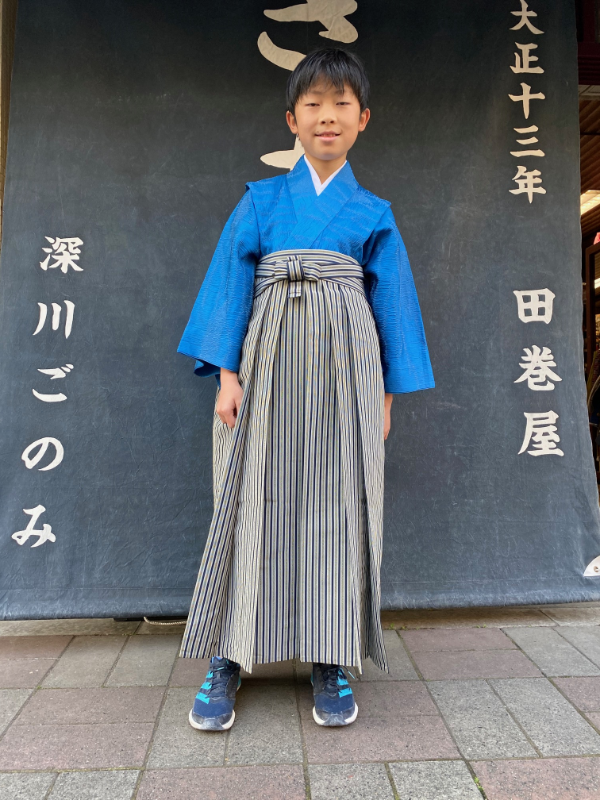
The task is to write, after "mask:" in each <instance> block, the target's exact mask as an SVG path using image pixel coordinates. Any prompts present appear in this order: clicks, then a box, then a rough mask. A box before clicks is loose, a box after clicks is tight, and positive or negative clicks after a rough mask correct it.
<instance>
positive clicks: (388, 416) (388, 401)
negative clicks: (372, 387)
mask: <svg viewBox="0 0 600 800" xmlns="http://www.w3.org/2000/svg"><path fill="white" fill-rule="evenodd" d="M393 399H394V395H393V394H388V393H387V392H386V393H385V416H384V418H383V438H384V439H387V437H388V433H389V432H390V428H391V426H392V400H393Z"/></svg>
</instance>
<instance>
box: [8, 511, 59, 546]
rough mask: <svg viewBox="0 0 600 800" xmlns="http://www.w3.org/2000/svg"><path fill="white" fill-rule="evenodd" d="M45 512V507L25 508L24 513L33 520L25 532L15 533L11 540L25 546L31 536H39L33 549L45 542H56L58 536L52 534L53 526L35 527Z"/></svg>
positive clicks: (46, 524)
mask: <svg viewBox="0 0 600 800" xmlns="http://www.w3.org/2000/svg"><path fill="white" fill-rule="evenodd" d="M45 510H46V509H45V507H44V506H42V505H39V506H36V507H35V508H24V509H23V512H24V513H25V514H29V515H30V516H31V519H30V520H29V522H28V523H27V527H26V528H25V529H24V530H22V531H17V532H16V533H13V535H12V537H11V538H12V539H14V540H15V542H16V543H17V544H19V545H23V544H25V542H26V541H27V540H28V539H29V538H30V537H31V536H37V537H38V540H37V542H36V543H35V544H32V545H31V547H32V549H33V548H34V547H39V546H40V545H42V544H44V543H45V542H55V541H56V536H55V535H54V534H53V533H52V526H51V525H48V523H45V524H44V525H42V527H41V528H36V527H35V525H36V522H37V521H38V519H39V518H40V517H41V515H42V514H43V513H44V512H45Z"/></svg>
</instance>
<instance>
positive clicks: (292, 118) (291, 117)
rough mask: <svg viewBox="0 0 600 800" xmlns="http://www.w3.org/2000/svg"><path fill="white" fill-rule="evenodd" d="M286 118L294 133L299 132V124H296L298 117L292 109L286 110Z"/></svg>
mask: <svg viewBox="0 0 600 800" xmlns="http://www.w3.org/2000/svg"><path fill="white" fill-rule="evenodd" d="M285 119H286V122H287V124H288V125H289V128H290V130H291V132H292V133H298V126H297V125H296V117H295V116H294V115H293V114H292V112H291V111H286V112H285Z"/></svg>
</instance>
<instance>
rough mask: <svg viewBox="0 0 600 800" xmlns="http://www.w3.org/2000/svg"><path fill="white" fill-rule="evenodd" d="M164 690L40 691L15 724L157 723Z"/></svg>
mask: <svg viewBox="0 0 600 800" xmlns="http://www.w3.org/2000/svg"><path fill="white" fill-rule="evenodd" d="M164 691H165V690H164V689H163V688H162V687H159V686H157V687H153V686H136V687H124V688H118V689H117V688H114V689H113V688H111V689H94V688H92V689H39V690H38V691H37V692H36V694H35V695H34V696H33V697H32V698H31V700H30V702H29V703H28V705H27V707H26V708H25V709H24V711H23V712H22V713H21V715H20V716H19V718H18V719H17V721H16V722H15V725H77V724H79V723H87V724H88V725H93V724H104V725H108V724H111V723H117V722H154V721H155V720H156V717H157V715H158V711H159V708H160V704H161V702H162V698H163V694H164Z"/></svg>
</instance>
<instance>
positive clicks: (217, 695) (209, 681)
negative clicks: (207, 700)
mask: <svg viewBox="0 0 600 800" xmlns="http://www.w3.org/2000/svg"><path fill="white" fill-rule="evenodd" d="M233 666H234V665H233V662H232V661H228V660H227V659H226V660H225V663H224V664H221V665H220V666H218V667H213V666H211V668H210V670H209V671H208V672H207V674H206V680H205V681H204V683H203V684H202V686H201V687H200V690H201V691H205V692H207V696H208V692H210V697H211V699H215V700H220V699H221V698H222V697H225V692H226V689H227V684H228V683H229V678H230V677H231V672H230V670H231V669H232V668H233ZM226 670H227V671H228V673H229V674H226V672H225V671H226Z"/></svg>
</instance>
